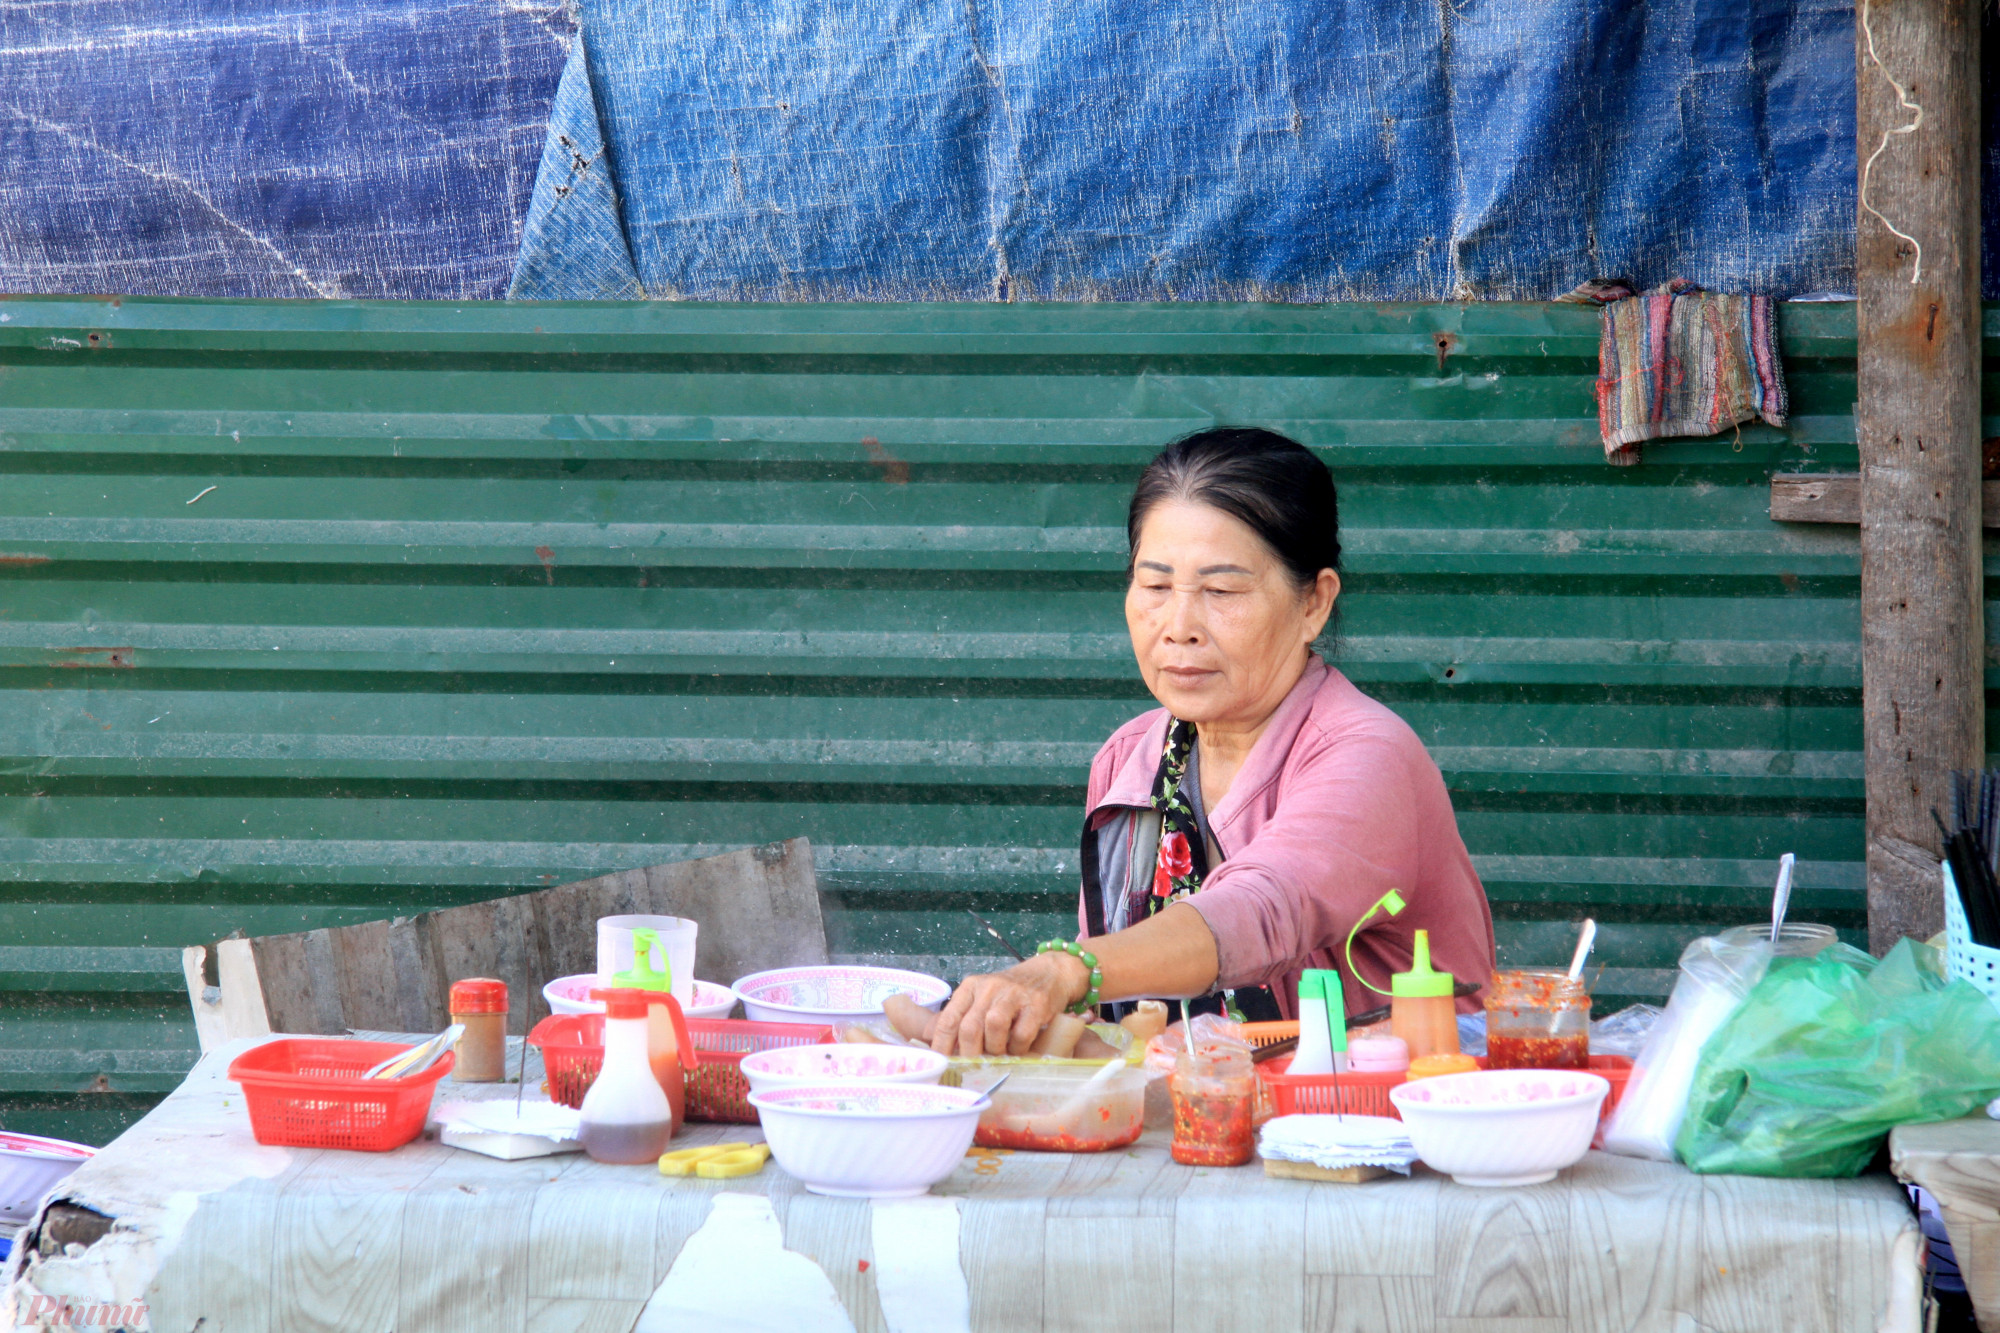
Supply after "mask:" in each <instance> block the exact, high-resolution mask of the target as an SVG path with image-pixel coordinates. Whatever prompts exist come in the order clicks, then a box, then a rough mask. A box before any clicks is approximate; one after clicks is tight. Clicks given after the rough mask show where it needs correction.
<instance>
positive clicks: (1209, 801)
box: [932, 430, 1493, 1055]
mask: <svg viewBox="0 0 2000 1333" xmlns="http://www.w3.org/2000/svg"><path fill="white" fill-rule="evenodd" d="M1126 534H1127V537H1128V539H1129V541H1130V543H1131V564H1130V567H1129V581H1128V583H1127V586H1126V591H1125V623H1126V626H1127V628H1128V629H1130V631H1131V634H1132V651H1133V653H1134V655H1136V656H1137V658H1138V660H1139V673H1140V675H1141V676H1143V677H1144V678H1145V681H1146V688H1147V689H1148V690H1149V691H1150V692H1151V693H1152V695H1153V697H1154V698H1155V699H1157V700H1159V701H1160V703H1161V705H1162V707H1160V708H1158V709H1155V710H1153V711H1152V712H1150V713H1144V714H1141V715H1140V716H1138V717H1136V718H1133V719H1132V720H1131V721H1130V722H1128V723H1126V724H1125V725H1124V726H1122V727H1120V728H1119V729H1118V730H1117V731H1116V732H1114V733H1113V734H1112V736H1111V739H1110V740H1108V741H1106V742H1105V744H1104V748H1103V749H1101V750H1099V751H1098V752H1097V759H1096V761H1095V762H1094V763H1092V765H1091V768H1090V789H1089V799H1088V801H1087V805H1086V814H1085V818H1084V831H1083V901H1082V910H1081V913H1080V916H1081V920H1082V924H1083V927H1084V931H1083V935H1082V937H1081V938H1080V940H1079V941H1075V942H1070V941H1054V940H1052V941H1050V942H1049V943H1047V944H1044V945H1043V946H1041V951H1040V952H1039V953H1037V955H1036V956H1035V957H1033V958H1031V959H1029V960H1028V961H1026V962H1024V963H1020V964H1017V965H1016V966H1014V967H1010V968H1008V969H1007V970H1006V971H1004V972H994V973H990V974H986V975H983V976H974V977H968V978H966V980H965V981H964V982H963V983H961V984H960V986H959V987H958V990H957V991H956V993H954V994H953V996H952V997H951V1001H950V1003H949V1004H947V1005H946V1006H945V1008H944V1011H943V1013H942V1014H940V1015H939V1019H938V1022H937V1025H936V1027H935V1029H934V1035H933V1040H932V1045H933V1046H934V1047H935V1048H936V1049H938V1050H940V1051H944V1052H946V1053H948V1054H949V1053H953V1052H957V1053H961V1054H967V1055H976V1054H980V1053H983V1052H990V1053H999V1052H1003V1051H1006V1052H1012V1053H1014V1054H1020V1053H1023V1052H1025V1051H1026V1050H1027V1048H1028V1046H1029V1044H1030V1043H1031V1042H1032V1041H1033V1040H1034V1039H1035V1037H1036V1035H1037V1034H1038V1033H1039V1032H1040V1030H1041V1029H1042V1028H1043V1027H1044V1026H1045V1025H1046V1024H1047V1023H1048V1022H1049V1020H1050V1019H1052V1018H1054V1017H1055V1016H1056V1015H1057V1014H1060V1013H1062V1012H1063V1011H1064V1010H1066V1009H1076V1010H1079V1011H1083V1010H1087V1009H1090V1008H1093V1007H1094V1006H1095V1005H1096V1004H1098V1003H1099V1002H1110V1001H1116V1000H1123V999H1130V998H1137V997H1144V996H1161V997H1181V996H1210V995H1211V993H1213V992H1215V991H1216V990H1217V988H1219V987H1220V988H1224V997H1221V999H1220V1002H1227V1001H1228V1000H1233V1001H1234V1004H1235V1006H1236V1007H1237V1008H1238V1010H1239V1011H1240V1012H1243V1013H1245V1014H1246V1015H1247V1016H1248V1017H1251V1018H1276V1017H1279V1016H1280V1015H1281V1014H1283V1015H1290V1014H1292V1013H1294V1012H1295V1006H1296V1001H1297V993H1298V982H1299V974H1300V972H1301V971H1302V970H1303V969H1305V968H1308V967H1321V968H1330V967H1335V966H1339V968H1340V972H1341V975H1342V977H1343V980H1344V982H1345V984H1346V994H1347V1002H1348V1005H1349V1012H1353V1011H1355V1010H1356V1009H1359V1008H1367V1007H1370V1006H1371V1005H1372V1004H1374V1003H1380V1001H1377V1000H1371V999H1370V998H1369V996H1368V992H1367V991H1366V990H1364V989H1363V988H1362V986H1361V984H1360V979H1358V978H1356V977H1355V976H1354V975H1353V973H1352V971H1351V970H1350V968H1349V967H1348V966H1347V963H1346V959H1345V956H1344V955H1345V952H1346V949H1345V946H1346V944H1347V941H1348V938H1349V933H1350V932H1351V931H1352V930H1353V929H1354V928H1355V926H1356V925H1357V923H1360V924H1362V925H1363V929H1362V930H1361V931H1360V933H1359V934H1358V935H1357V936H1355V938H1354V944H1353V952H1352V958H1353V967H1354V969H1358V970H1359V971H1360V973H1361V974H1362V977H1363V978H1365V979H1366V981H1367V982H1368V983H1370V984H1372V985H1373V986H1375V987H1379V988H1381V989H1382V990H1385V991H1386V990H1387V989H1388V988H1389V978H1390V975H1391V974H1392V973H1395V972H1400V971H1405V970H1408V968H1409V966H1410V961H1411V955H1412V948H1413V941H1414V936H1415V933H1416V932H1417V931H1418V930H1427V931H1429V932H1430V942H1431V957H1432V960H1433V962H1434V964H1435V966H1437V967H1438V968H1440V969H1442V970H1447V971H1450V972H1451V973H1453V974H1454V975H1455V976H1456V977H1457V978H1458V979H1459V980H1461V981H1470V982H1474V983H1477V984H1482V985H1483V984H1484V983H1485V981H1486V980H1487V978H1488V977H1489V976H1490V975H1491V973H1492V969H1493V918H1492V913H1491V912H1490V910H1489V909H1488V907H1487V904H1486V894H1485V891H1484V890H1483V889H1482V888H1481V887H1480V884H1479V877H1478V875H1477V874H1475V873H1474V871H1473V869H1472V861H1471V858H1470V857H1468V856H1467V855H1466V851H1465V844H1464V842H1463V841H1461V840H1460V838H1459V835H1458V823H1457V821H1456V819H1455V818H1454V817H1453V814H1452V808H1451V798H1450V797H1449V796H1448V795H1447V794H1446V792H1445V787H1444V779H1443V778H1442V777H1441V776H1440V775H1439V773H1438V769H1437V765H1436V764H1434V763H1432V762H1431V759H1430V756H1429V755H1428V754H1427V753H1425V751H1424V747H1423V743H1422V742H1421V741H1419V740H1418V739H1417V737H1416V733H1414V732H1412V731H1411V730H1410V728H1409V726H1408V725H1407V724H1406V723H1405V722H1404V721H1403V720H1402V719H1401V718H1399V717H1397V716H1396V715H1395V714H1394V713H1392V712H1390V711H1389V710H1388V709H1387V708H1385V707H1383V706H1382V705H1381V704H1379V703H1377V702H1375V701H1374V700H1373V699H1370V698H1369V697H1368V696H1366V695H1364V694H1362V693H1361V691H1359V690H1357V689H1356V688H1354V686H1353V685H1352V684H1351V683H1350V682H1349V681H1348V679H1347V678H1346V677H1345V676H1343V675H1341V674H1340V672H1338V671H1335V670H1334V669H1333V668H1331V667H1329V666H1327V665H1326V663H1325V662H1323V661H1321V660H1320V658H1319V657H1318V655H1316V654H1315V653H1314V652H1313V649H1312V645H1313V642H1314V641H1315V640H1316V639H1318V638H1319V636H1320V633H1321V631H1323V630H1324V629H1325V628H1326V625H1327V622H1328V619H1329V618H1330V617H1331V616H1332V614H1333V610H1334V603H1335V601H1336V599H1337V598H1338V597H1339V596H1340V574H1339V568H1340V537H1339V524H1338V517H1337V510H1336V501H1335V495H1334V487H1333V476H1332V474H1331V473H1329V472H1328V471H1327V468H1326V465H1325V464H1324V463H1322V462H1320V461H1319V459H1317V458H1315V457H1314V456H1313V455H1312V454H1311V453H1310V452H1308V451H1307V450H1306V449H1305V448H1304V447H1303V446H1301V445H1299V444H1297V443H1295V442H1294V441H1292V440H1289V439H1286V438H1285V437H1284V436H1282V435H1278V434H1274V433H1273V432H1271V431H1265V430H1209V431H1203V432H1201V433H1199V434H1196V435H1191V436H1189V437H1188V438H1186V439H1184V440H1180V441H1178V442H1176V443H1174V444H1172V445H1170V446H1168V447H1167V449H1166V450H1165V451H1164V452H1163V453H1161V454H1160V456H1159V457H1158V458H1155V459H1154V460H1153V461H1152V463H1151V464H1149V465H1148V466H1147V468H1146V470H1145V472H1144V473H1143V474H1142V475H1141V476H1140V478H1139V485H1138V489H1137V490H1136V491H1134V492H1133V495H1132V507H1131V512H1130V515H1129V517H1128V519H1127V522H1126ZM1390 889H1395V890H1397V891H1399V892H1400V894H1401V895H1402V897H1403V898H1404V899H1405V900H1406V901H1407V903H1408V908H1407V910H1405V911H1403V912H1402V913H1401V914H1400V915H1396V916H1391V915H1388V914H1387V913H1384V912H1373V913H1371V912H1370V909H1371V908H1372V907H1373V906H1374V905H1375V904H1376V903H1377V902H1378V901H1379V900H1380V899H1381V898H1382V896H1383V895H1384V894H1385V893H1386V892H1387V891H1388V890H1390ZM1364 918H1365V921H1364ZM1264 988H1268V989H1264ZM1217 1002H1218V1001H1211V1002H1210V1004H1209V1006H1208V1007H1209V1008H1214V1007H1216V1003H1217ZM1460 1003H1461V1005H1462V1006H1463V1007H1466V1008H1470V1007H1472V1006H1473V1003H1474V1002H1473V1001H1471V1000H1469V999H1467V1000H1462V1001H1461V1002H1460Z"/></svg>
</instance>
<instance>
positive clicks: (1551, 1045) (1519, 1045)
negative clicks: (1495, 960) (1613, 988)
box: [1486, 967, 1590, 1069]
mask: <svg viewBox="0 0 2000 1333" xmlns="http://www.w3.org/2000/svg"><path fill="white" fill-rule="evenodd" d="M1486 1067H1487V1068H1488V1069H1588V1068H1590V993H1589V992H1588V991H1586V990H1585V989H1584V988H1583V982H1582V981H1581V980H1572V979H1571V978H1570V975H1569V973H1567V972H1565V971H1563V970H1562V969H1560V968H1547V967H1530V968H1521V969H1519V970H1517V971H1513V972H1496V973H1494V974H1493V980H1492V982H1491V983H1490V984H1489V985H1488V986H1487V988H1486Z"/></svg>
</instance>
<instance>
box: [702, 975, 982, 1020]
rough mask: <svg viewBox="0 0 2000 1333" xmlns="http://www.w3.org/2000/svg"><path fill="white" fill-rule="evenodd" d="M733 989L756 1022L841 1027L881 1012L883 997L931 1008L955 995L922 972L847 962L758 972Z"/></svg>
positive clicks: (934, 978)
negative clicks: (905, 998) (901, 997)
mask: <svg viewBox="0 0 2000 1333" xmlns="http://www.w3.org/2000/svg"><path fill="white" fill-rule="evenodd" d="M730 989H732V990H734V991H735V992H736V995H737V997H738V998H739V999H741V1000H742V1001H743V1012H744V1013H745V1014H748V1015H749V1017H750V1020H751V1021H752V1022H754V1023H825V1024H828V1025H829V1026H838V1025H839V1024H842V1023H855V1022H859V1021H861V1020H862V1019H867V1018H876V1017H879V1016H880V1015H881V1013H882V1001H884V1000H886V999H888V998H889V997H890V996H891V995H895V994H898V993H901V994H904V995H907V996H909V997H910V998H911V999H913V1000H915V1001H916V1002H917V1003H918V1004H920V1005H922V1006H923V1007H924V1008H926V1009H937V1008H939V1007H941V1006H942V1005H943V1004H944V1002H945V1001H946V1000H948V999H950V998H951V987H950V986H947V985H946V984H945V983H944V982H943V981H941V980H939V979H938V978H936V977H930V976H925V975H924V974H923V973H922V972H905V971H903V970H902V969H901V968H899V967H861V966H858V965H850V964H843V963H831V964H827V965H825V966H818V967H778V968H773V969H771V970H770V971H768V972H752V973H751V974H750V975H749V976H747V977H739V978H737V980H736V984H735V985H734V986H732V987H731V988H730Z"/></svg>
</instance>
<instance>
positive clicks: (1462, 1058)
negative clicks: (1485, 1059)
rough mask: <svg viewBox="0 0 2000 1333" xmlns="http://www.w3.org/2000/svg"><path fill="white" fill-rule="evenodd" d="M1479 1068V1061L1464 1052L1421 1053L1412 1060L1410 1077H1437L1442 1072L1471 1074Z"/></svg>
mask: <svg viewBox="0 0 2000 1333" xmlns="http://www.w3.org/2000/svg"><path fill="white" fill-rule="evenodd" d="M1478 1068H1479V1061H1477V1060H1475V1059H1473V1058H1472V1057H1471V1056H1469V1055H1465V1054H1463V1053H1461V1054H1458V1055H1420V1056H1418V1057H1417V1058H1416V1059H1414V1060H1412V1061H1410V1077H1411V1078H1412V1079H1419V1078H1436V1077H1438V1076H1439V1075H1440V1074H1470V1073H1471V1072H1473V1071H1474V1070H1475V1069H1478Z"/></svg>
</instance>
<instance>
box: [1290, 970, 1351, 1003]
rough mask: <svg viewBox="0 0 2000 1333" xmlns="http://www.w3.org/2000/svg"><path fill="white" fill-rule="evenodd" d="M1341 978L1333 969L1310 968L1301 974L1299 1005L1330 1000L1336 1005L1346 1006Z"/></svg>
mask: <svg viewBox="0 0 2000 1333" xmlns="http://www.w3.org/2000/svg"><path fill="white" fill-rule="evenodd" d="M1339 976H1340V974H1339V973H1337V972H1335V971H1334V970H1333V969H1332V968H1326V967H1309V968H1307V969H1306V970H1305V971H1303V972H1301V973H1299V1003H1300V1004H1304V1003H1305V1002H1306V1001H1307V1000H1322V1001H1328V1000H1330V1001H1332V1002H1333V1003H1335V1004H1344V1003H1345V1001H1346V997H1345V995H1343V994H1342V992H1341V989H1340V981H1339Z"/></svg>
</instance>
